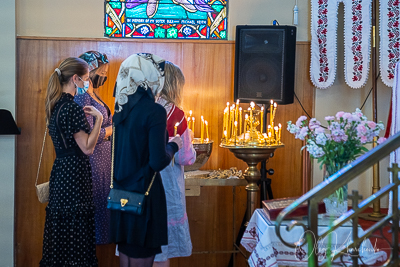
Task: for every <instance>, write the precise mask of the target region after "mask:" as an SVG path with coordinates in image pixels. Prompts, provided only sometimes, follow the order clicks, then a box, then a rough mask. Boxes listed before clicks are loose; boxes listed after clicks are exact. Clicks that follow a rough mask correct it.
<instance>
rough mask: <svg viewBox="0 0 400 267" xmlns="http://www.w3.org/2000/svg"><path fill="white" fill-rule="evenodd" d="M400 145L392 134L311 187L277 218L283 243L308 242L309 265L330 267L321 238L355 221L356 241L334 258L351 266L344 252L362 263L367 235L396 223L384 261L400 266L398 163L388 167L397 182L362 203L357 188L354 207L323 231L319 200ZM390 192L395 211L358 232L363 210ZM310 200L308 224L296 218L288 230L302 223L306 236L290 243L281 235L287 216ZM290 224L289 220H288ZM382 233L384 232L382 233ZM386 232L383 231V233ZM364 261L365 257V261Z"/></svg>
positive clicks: (277, 226)
mask: <svg viewBox="0 0 400 267" xmlns="http://www.w3.org/2000/svg"><path fill="white" fill-rule="evenodd" d="M398 147H400V133H397V134H396V135H394V136H392V137H390V138H389V139H388V140H386V141H385V142H384V143H382V144H380V145H378V146H376V147H375V148H373V149H371V150H370V151H368V152H367V153H366V154H364V155H362V156H360V157H359V158H358V159H356V160H355V161H353V162H351V163H350V164H349V165H347V166H346V167H344V168H343V169H341V170H339V171H338V172H337V173H335V174H333V175H332V176H331V177H329V178H328V179H326V180H325V181H323V182H322V183H320V184H319V185H317V186H316V187H314V188H313V189H311V190H310V191H309V192H308V193H306V194H304V195H303V196H301V197H300V198H298V199H297V200H296V201H295V202H294V203H292V204H291V205H290V206H288V207H287V208H285V209H284V210H283V211H282V212H281V213H280V214H279V216H278V218H277V219H276V221H275V232H276V234H277V236H278V237H279V238H280V240H281V241H282V243H283V244H285V245H286V246H289V247H293V248H295V247H299V246H302V245H304V244H306V243H307V245H308V266H310V267H314V266H327V265H328V259H325V260H324V261H323V262H321V265H318V264H319V263H318V253H317V251H316V250H318V248H317V247H316V242H317V241H318V240H321V239H322V238H324V237H326V236H328V235H329V233H331V232H333V231H334V230H335V229H337V228H338V227H340V226H341V225H343V224H344V223H346V222H348V221H350V220H351V224H352V228H353V229H352V230H353V231H352V243H351V244H349V243H346V248H343V249H341V250H337V251H336V252H335V253H334V254H332V258H331V259H330V260H332V261H333V260H334V259H337V258H339V257H341V260H342V264H343V265H344V266H347V265H346V264H345V263H344V262H343V254H344V253H345V252H347V251H349V250H350V251H352V252H351V258H352V262H353V263H352V266H359V260H360V259H361V258H360V256H359V254H358V253H359V248H360V245H361V243H362V241H364V240H365V239H366V238H368V237H371V236H372V234H373V233H374V232H375V231H377V230H381V229H382V228H383V227H384V226H386V225H389V224H390V222H392V224H391V225H392V240H391V242H390V241H389V240H387V242H388V243H389V245H390V246H391V249H392V252H391V256H390V257H389V259H388V260H387V261H386V262H385V263H383V265H382V266H399V265H400V259H399V240H398V234H399V207H398V187H399V185H400V180H399V176H398V173H399V171H400V168H399V167H398V164H397V163H395V164H393V165H392V167H391V168H388V171H389V172H391V173H392V175H393V176H392V177H393V182H392V183H390V184H388V185H387V186H385V187H384V188H382V189H381V190H380V191H378V192H377V193H375V194H373V195H371V196H370V197H368V198H367V199H365V200H364V201H362V202H361V203H359V199H361V198H362V197H361V196H360V195H358V191H356V190H354V191H353V192H352V195H351V196H349V199H351V200H352V209H351V210H349V211H348V212H346V213H345V214H343V215H342V216H340V217H339V218H337V219H336V220H334V221H333V222H332V224H331V226H330V227H329V228H328V230H326V231H325V232H323V233H320V234H318V203H319V202H321V201H322V200H323V199H324V198H326V197H327V196H329V195H330V194H332V193H333V192H334V191H335V190H337V189H339V188H340V187H341V186H343V185H346V184H348V183H349V182H350V181H351V180H353V179H355V178H357V176H358V175H360V174H361V173H363V172H364V171H366V170H367V169H368V168H370V167H371V166H373V165H374V164H376V163H378V162H379V161H380V160H382V159H383V158H385V157H386V156H388V155H389V154H390V153H391V152H392V151H394V150H396V149H397V148H398ZM389 192H392V193H393V200H392V203H393V212H392V214H388V215H386V216H385V217H383V218H382V219H381V220H380V221H378V222H377V223H375V224H374V225H373V226H371V227H370V228H369V229H367V230H366V231H364V233H363V234H362V235H358V234H359V233H358V230H357V229H358V216H359V215H360V213H362V212H363V211H364V210H365V209H366V208H368V207H369V206H371V205H372V204H373V203H374V202H376V201H378V200H380V199H381V198H382V197H384V196H385V195H387V194H389ZM305 202H307V203H308V218H307V224H308V225H305V224H303V223H300V222H297V221H292V222H291V223H290V224H289V225H288V226H287V228H286V229H287V231H289V232H290V230H292V229H293V227H295V226H301V227H303V229H304V233H305V237H306V238H303V239H302V240H300V241H299V242H296V243H289V242H286V241H285V240H283V238H282V236H281V226H282V223H283V220H285V217H287V215H289V214H290V213H292V212H293V211H294V210H296V209H297V208H298V207H299V205H301V204H302V203H305ZM286 223H287V222H286ZM381 233H382V232H381ZM382 235H383V233H382ZM361 262H362V260H361Z"/></svg>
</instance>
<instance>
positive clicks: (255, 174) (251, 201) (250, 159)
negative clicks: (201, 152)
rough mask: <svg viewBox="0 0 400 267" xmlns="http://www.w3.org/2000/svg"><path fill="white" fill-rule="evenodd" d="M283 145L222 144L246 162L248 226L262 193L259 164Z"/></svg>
mask: <svg viewBox="0 0 400 267" xmlns="http://www.w3.org/2000/svg"><path fill="white" fill-rule="evenodd" d="M283 146H284V145H283V144H279V145H274V146H227V145H223V144H221V147H223V148H227V149H229V151H231V152H232V153H233V154H234V155H235V157H236V158H238V159H241V160H243V161H244V162H246V164H247V166H248V168H247V169H246V170H245V171H244V174H243V176H244V177H245V179H246V180H247V183H248V185H247V186H246V191H247V211H246V224H247V223H248V222H249V221H250V218H251V215H252V214H253V212H254V210H255V209H256V203H257V194H258V192H259V191H260V189H259V187H258V184H257V183H258V181H259V180H260V179H261V173H260V170H259V169H258V168H257V164H258V163H260V162H261V161H263V160H267V159H269V158H270V157H271V154H272V153H274V151H275V150H276V149H277V148H279V147H283Z"/></svg>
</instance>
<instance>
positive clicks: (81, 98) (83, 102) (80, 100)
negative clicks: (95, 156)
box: [74, 94, 106, 144]
mask: <svg viewBox="0 0 400 267" xmlns="http://www.w3.org/2000/svg"><path fill="white" fill-rule="evenodd" d="M74 101H75V102H76V103H77V104H78V105H79V106H81V107H82V108H83V107H84V106H91V105H92V103H91V102H90V97H89V95H88V94H82V95H76V96H75V97H74ZM86 119H87V121H88V123H89V127H90V132H91V131H92V130H93V126H94V124H95V123H96V118H95V117H93V116H92V115H86ZM105 136H106V129H104V128H103V127H101V129H100V134H99V138H97V144H101V143H102V142H103V139H104V137H105Z"/></svg>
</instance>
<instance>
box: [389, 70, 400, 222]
mask: <svg viewBox="0 0 400 267" xmlns="http://www.w3.org/2000/svg"><path fill="white" fill-rule="evenodd" d="M393 74H394V78H393V89H392V125H391V128H390V134H391V135H394V134H396V133H398V132H399V131H400V63H397V64H396V67H395V70H394V72H393ZM399 160H400V149H399V148H398V149H396V150H395V151H393V152H392V153H390V166H391V165H392V164H393V163H399ZM392 181H393V177H392V175H390V182H392ZM398 193H399V198H398V199H399V200H400V191H399V192H398ZM392 201H393V194H392V193H390V194H389V211H388V212H389V214H390V213H392V211H393V205H392ZM399 207H400V201H399Z"/></svg>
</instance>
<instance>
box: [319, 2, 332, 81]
mask: <svg viewBox="0 0 400 267" xmlns="http://www.w3.org/2000/svg"><path fill="white" fill-rule="evenodd" d="M318 5H319V8H318V29H317V36H318V48H319V70H320V72H319V79H318V81H319V82H326V81H327V80H328V71H329V67H328V56H327V50H326V41H327V39H326V35H327V32H328V29H327V28H328V0H318Z"/></svg>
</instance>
